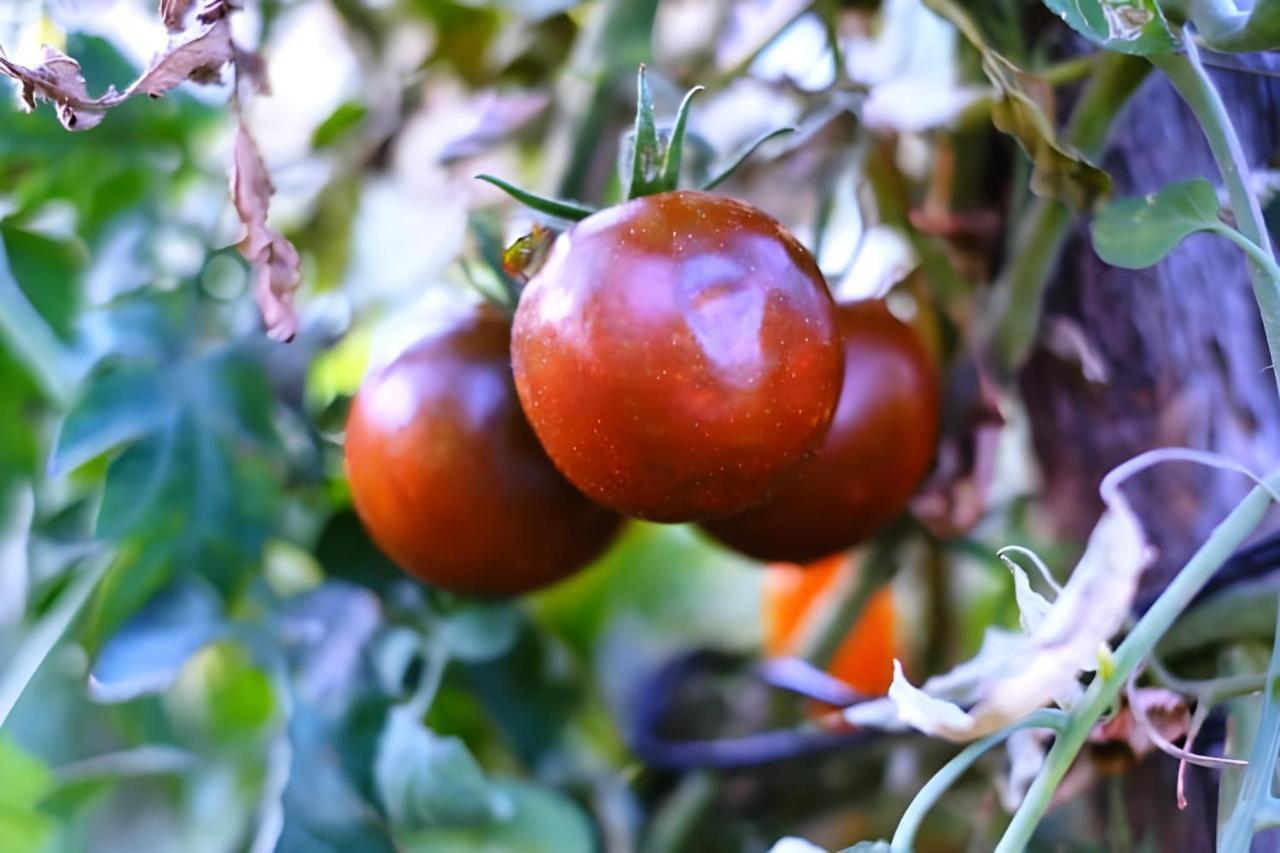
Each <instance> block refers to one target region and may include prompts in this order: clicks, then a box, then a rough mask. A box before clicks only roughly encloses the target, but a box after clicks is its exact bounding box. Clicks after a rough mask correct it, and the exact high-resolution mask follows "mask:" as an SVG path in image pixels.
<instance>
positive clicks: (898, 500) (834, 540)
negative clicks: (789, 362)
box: [705, 300, 939, 563]
mask: <svg viewBox="0 0 1280 853" xmlns="http://www.w3.org/2000/svg"><path fill="white" fill-rule="evenodd" d="M839 311H840V331H841V334H842V338H843V341H844V359H845V370H844V388H843V390H842V392H841V395H840V405H839V407H838V408H837V409H836V415H835V419H834V420H833V421H832V423H831V428H830V429H829V430H828V431H827V435H826V439H825V441H824V443H823V445H822V447H821V449H820V450H819V451H818V452H817V453H816V454H814V455H813V456H812V457H811V458H809V459H808V460H807V461H805V462H804V463H802V464H801V465H800V466H798V467H797V468H796V469H795V470H794V471H793V472H792V474H791V475H790V476H789V477H788V478H787V479H786V480H785V481H783V482H782V483H781V484H779V485H778V487H777V488H775V489H774V491H773V493H772V495H771V496H770V500H769V502H768V503H766V504H764V505H761V506H759V507H756V508H754V509H751V510H748V511H746V512H744V513H741V514H739V515H736V516H733V517H731V518H725V519H720V520H717V521H713V522H710V523H708V524H706V525H705V528H706V530H707V531H708V532H709V533H710V534H711V535H712V536H713V537H715V538H716V539H718V540H719V541H721V542H723V543H725V544H726V545H728V546H730V547H731V548H734V549H735V550H737V551H740V552H742V553H744V554H746V555H748V556H751V557H755V558H756V559H759V560H766V561H787V562H794V563H808V562H811V561H813V560H817V559H818V558H820V557H824V556H826V555H828V554H833V553H836V552H838V551H843V550H845V549H847V548H850V547H852V546H854V545H856V544H857V543H859V542H861V541H863V540H864V539H866V538H867V537H869V536H870V535H872V534H873V533H875V532H876V531H877V530H879V529H880V528H881V527H883V526H884V525H885V524H886V523H887V522H889V521H890V520H892V519H893V518H894V517H896V516H897V515H898V514H899V513H901V512H902V511H903V510H904V509H905V508H906V506H907V502H908V501H909V500H910V498H911V496H912V494H914V493H915V491H916V489H917V488H918V487H919V485H920V483H921V481H922V480H923V479H924V477H925V475H926V474H927V473H928V472H929V468H930V466H931V465H932V463H933V457H934V451H935V448H936V445H937V441H938V417H939V413H938V408H939V389H938V379H937V371H936V368H935V367H934V364H933V362H932V360H931V358H930V357H929V354H928V352H927V351H926V350H925V347H924V344H923V343H922V342H921V340H920V338H919V336H918V335H917V334H916V332H915V330H914V329H912V328H911V327H910V326H908V325H907V324H905V323H903V322H902V321H901V320H899V319H897V318H896V317H894V316H893V314H891V313H890V312H889V309H888V308H887V307H886V306H885V304H884V302H883V301H880V300H867V301H863V302H853V303H848V304H844V305H841V306H840V309H839Z"/></svg>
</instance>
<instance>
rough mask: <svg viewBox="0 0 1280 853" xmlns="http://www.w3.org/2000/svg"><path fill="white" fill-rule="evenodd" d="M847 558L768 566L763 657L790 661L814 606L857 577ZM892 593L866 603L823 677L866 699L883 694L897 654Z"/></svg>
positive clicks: (881, 593)
mask: <svg viewBox="0 0 1280 853" xmlns="http://www.w3.org/2000/svg"><path fill="white" fill-rule="evenodd" d="M857 568H858V567H857V566H856V565H855V564H853V562H852V560H851V559H850V557H849V556H848V555H846V554H837V555H835V556H833V557H826V558H824V559H821V560H818V561H817V562H814V563H810V564H808V565H807V566H799V565H795V564H793V563H771V564H770V565H769V566H768V568H767V569H766V570H765V578H764V602H763V604H764V608H763V609H764V651H765V654H766V655H769V656H770V657H781V656H785V655H795V654H798V653H799V652H800V651H801V650H800V648H799V645H800V643H801V642H802V641H803V640H804V639H805V635H806V634H807V632H808V628H809V620H810V619H812V618H813V616H814V614H815V612H816V611H817V606H818V605H819V602H821V601H822V599H823V598H824V597H825V596H826V595H827V594H828V592H829V591H831V590H832V589H833V588H834V587H835V586H836V585H837V584H838V583H840V582H841V581H842V576H843V575H844V574H845V573H846V572H851V571H857ZM895 622H896V618H895V612H894V606H893V591H892V590H891V589H890V588H889V587H884V588H883V589H881V590H879V591H878V592H877V593H876V594H875V595H873V596H872V597H871V600H870V601H868V602H867V606H866V609H864V610H863V612H862V616H861V618H859V619H858V622H857V624H855V625H854V626H853V628H852V629H851V630H850V631H849V633H848V635H846V636H845V638H844V641H843V642H842V643H841V644H840V648H839V649H838V650H837V651H836V653H835V656H834V657H833V658H832V659H831V665H830V666H829V667H828V668H827V672H828V673H829V674H831V675H832V676H834V677H836V678H838V679H840V680H841V681H843V682H845V683H846V684H848V685H849V686H850V687H852V688H853V689H854V690H857V691H858V692H860V693H864V694H867V695H880V694H883V693H885V692H887V691H888V689H889V684H890V683H891V682H892V681H893V659H894V656H895V653H896V649H897V639H896V636H895V633H896V626H895Z"/></svg>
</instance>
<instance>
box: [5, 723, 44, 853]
mask: <svg viewBox="0 0 1280 853" xmlns="http://www.w3.org/2000/svg"><path fill="white" fill-rule="evenodd" d="M52 790H53V773H52V772H51V771H50V770H49V768H48V767H46V766H45V765H44V763H43V762H41V761H40V760H39V759H37V758H35V757H34V756H32V755H28V754H27V753H26V752H24V751H23V750H22V749H20V748H19V747H18V746H17V745H16V744H14V743H13V742H12V741H11V740H10V739H8V738H4V739H0V850H15V851H16V850H22V851H33V853H34V851H39V850H41V849H43V848H44V845H45V843H46V842H47V841H48V839H49V837H50V836H51V835H52V833H53V830H54V828H55V825H54V821H53V819H52V818H51V817H50V816H48V815H45V814H42V813H41V812H39V811H37V809H36V805H37V804H38V803H39V802H40V801H41V800H42V799H44V797H45V796H46V795H47V794H48V793H49V792H50V791H52Z"/></svg>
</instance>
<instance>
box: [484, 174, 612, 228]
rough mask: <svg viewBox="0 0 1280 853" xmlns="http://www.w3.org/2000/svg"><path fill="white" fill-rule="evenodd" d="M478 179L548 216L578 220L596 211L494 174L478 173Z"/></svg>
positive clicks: (571, 220)
mask: <svg viewBox="0 0 1280 853" xmlns="http://www.w3.org/2000/svg"><path fill="white" fill-rule="evenodd" d="M476 180H480V181H485V182H487V183H490V184H493V185H494V186H495V187H497V188H498V189H500V190H502V191H503V192H505V193H506V194H507V195H509V196H511V197H512V198H514V199H515V200H516V201H518V202H520V203H521V204H523V205H524V206H525V207H528V208H531V209H533V210H536V211H538V212H539V213H545V214H546V215H547V216H554V217H555V218H557V219H567V220H569V221H570V222H578V221H580V220H583V219H586V218H587V217H588V216H590V215H591V214H593V213H595V211H594V210H592V209H591V208H589V207H584V206H582V205H580V204H574V203H573V202H571V201H559V200H558V199H553V198H543V197H542V196H540V195H535V194H534V193H531V192H529V191H528V190H522V189H520V188H519V187H517V186H516V185H514V184H509V183H507V182H506V181H504V180H502V179H501V178H495V177H494V176H493V175H476Z"/></svg>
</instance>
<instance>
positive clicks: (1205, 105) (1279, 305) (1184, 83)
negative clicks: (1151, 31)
mask: <svg viewBox="0 0 1280 853" xmlns="http://www.w3.org/2000/svg"><path fill="white" fill-rule="evenodd" d="M1183 47H1184V48H1185V49H1186V55H1174V54H1168V55H1159V56H1152V57H1151V62H1152V64H1153V65H1155V66H1156V67H1157V68H1159V69H1160V70H1161V71H1162V72H1164V74H1165V76H1166V77H1168V78H1169V81H1170V82H1171V83H1173V86H1174V88H1175V89H1177V90H1178V94H1179V95H1181V96H1182V98H1183V100H1185V101H1186V102H1187V106H1189V107H1191V111H1192V112H1193V113H1194V114H1195V117H1196V119H1197V120H1198V121H1199V122H1200V127H1201V128H1202V129H1203V130H1204V135H1205V138H1206V139H1207V140H1208V141H1209V148H1210V149H1211V150H1212V151H1213V159H1214V160H1215V161H1216V162H1217V164H1218V170H1219V171H1220V172H1221V173H1222V182H1223V184H1224V185H1225V186H1226V189H1227V198H1228V199H1229V200H1230V203H1231V212H1232V213H1233V214H1235V219H1236V226H1237V227H1238V228H1239V229H1240V232H1241V233H1242V234H1244V236H1245V237H1247V238H1249V240H1250V241H1251V242H1252V243H1254V245H1256V246H1257V247H1258V248H1260V249H1262V250H1263V251H1264V252H1265V253H1266V255H1267V257H1268V258H1270V259H1272V260H1274V259H1275V252H1274V251H1273V250H1272V248H1271V238H1270V236H1269V235H1268V234H1267V225H1266V221H1265V220H1264V219H1263V218H1262V208H1261V207H1260V206H1259V205H1258V200H1257V199H1256V198H1255V197H1254V195H1253V193H1252V192H1251V191H1250V189H1249V185H1248V183H1247V178H1248V174H1249V164H1248V161H1247V160H1246V159H1245V156H1244V148H1243V147H1241V145H1240V138H1239V137H1238V136H1237V135H1236V131H1235V128H1234V127H1233V126H1232V124H1231V118H1230V117H1229V116H1228V115H1227V108H1226V105H1225V104H1223V102H1222V96H1221V95H1219V94H1218V90H1217V89H1216V88H1214V85H1213V81H1212V80H1210V79H1209V75H1208V74H1207V73H1206V72H1205V70H1204V65H1203V64H1202V63H1201V62H1200V53H1199V51H1198V50H1197V48H1196V43H1195V41H1194V39H1193V38H1192V37H1191V33H1190V32H1189V31H1185V30H1184V32H1183ZM1273 266H1274V265H1273ZM1249 277H1250V279H1251V280H1252V281H1253V295H1254V298H1255V299H1256V300H1257V302H1258V311H1259V313H1261V315H1262V327H1263V329H1264V330H1265V332H1266V335H1267V349H1268V350H1269V352H1270V354H1271V363H1272V364H1273V365H1277V364H1280V290H1277V284H1278V282H1277V280H1276V279H1273V278H1272V277H1271V274H1270V271H1269V270H1268V269H1267V267H1266V266H1265V265H1264V264H1262V263H1259V261H1258V259H1257V258H1256V257H1254V255H1253V254H1252V253H1250V263H1249ZM1273 373H1275V379H1276V383H1277V386H1278V387H1280V372H1275V371H1273Z"/></svg>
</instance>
